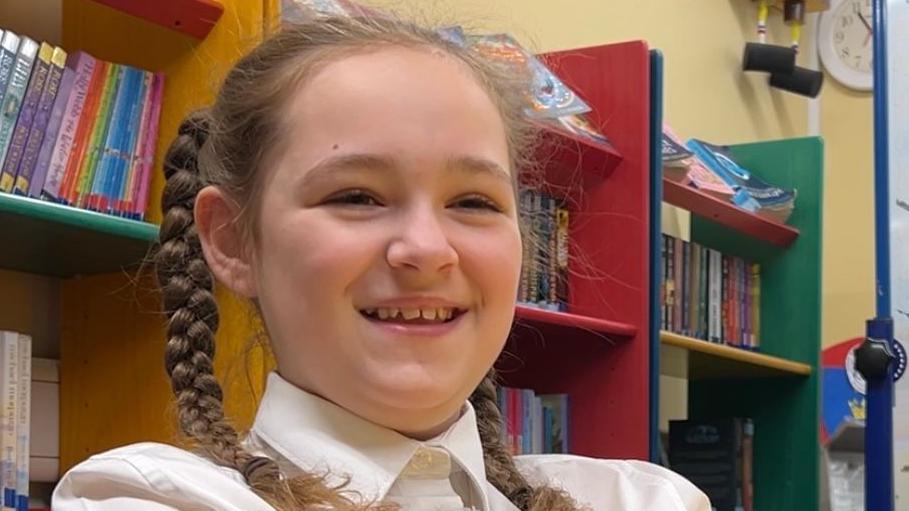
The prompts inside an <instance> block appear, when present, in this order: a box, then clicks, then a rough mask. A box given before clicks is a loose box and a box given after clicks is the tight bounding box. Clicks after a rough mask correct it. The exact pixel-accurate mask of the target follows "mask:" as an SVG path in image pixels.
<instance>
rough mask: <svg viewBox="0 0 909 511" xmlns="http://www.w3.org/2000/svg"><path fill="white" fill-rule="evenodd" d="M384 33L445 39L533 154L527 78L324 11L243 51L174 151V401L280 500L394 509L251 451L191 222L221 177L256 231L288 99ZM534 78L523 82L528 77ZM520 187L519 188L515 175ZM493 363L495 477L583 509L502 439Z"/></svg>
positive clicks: (517, 160)
mask: <svg viewBox="0 0 909 511" xmlns="http://www.w3.org/2000/svg"><path fill="white" fill-rule="evenodd" d="M382 45H386V46H389V45H394V46H408V47H423V48H430V49H434V50H442V51H444V52H445V53H447V54H448V55H450V56H452V57H453V58H455V59H456V60H458V61H461V62H463V63H465V64H467V65H468V67H469V68H470V69H472V70H473V72H474V75H475V76H476V78H477V80H478V82H479V83H480V85H481V86H482V87H484V89H485V90H486V91H487V92H488V93H489V95H490V98H492V99H493V101H494V102H495V103H496V105H497V107H498V109H499V111H500V112H501V115H502V117H503V120H504V121H505V125H506V127H507V128H508V130H507V131H508V133H507V137H508V144H509V148H510V150H511V159H512V164H513V168H515V169H517V168H520V167H523V166H524V163H525V162H524V161H523V158H524V155H526V154H527V150H528V149H529V147H528V141H529V140H530V138H529V136H528V134H529V133H530V132H529V131H528V129H527V125H526V124H525V123H524V121H523V116H522V98H521V95H522V94H523V92H524V86H523V85H521V84H519V83H516V82H515V77H513V76H511V77H509V76H507V74H506V73H505V72H503V71H502V70H501V69H499V68H498V67H497V66H495V65H493V64H490V63H488V62H484V61H483V60H482V59H480V58H479V57H478V56H477V55H475V54H473V52H471V51H469V50H466V49H464V48H462V47H460V46H458V45H456V44H453V43H451V42H448V41H447V40H445V39H443V38H442V37H440V36H439V35H438V33H437V32H436V31H433V30H430V29H426V28H422V27H420V26H417V25H415V24H411V23H408V22H404V21H401V20H397V19H391V18H381V19H378V18H372V19H360V18H334V17H333V18H320V19H317V20H315V21H312V22H308V23H304V24H300V25H295V26H292V27H284V28H283V29H282V30H280V31H279V32H277V33H276V34H275V35H273V36H272V37H269V38H268V39H267V40H265V41H264V42H263V43H262V44H260V45H259V46H257V47H256V48H255V49H253V50H252V52H250V53H249V54H248V55H246V56H245V57H244V58H242V59H241V60H240V61H239V62H238V63H237V64H236V65H235V66H234V67H233V68H232V69H231V71H230V72H229V73H228V75H227V77H226V78H225V80H224V83H223V84H222V86H221V88H220V91H219V93H218V96H217V98H216V100H215V102H214V104H213V105H212V106H211V107H210V108H209V109H208V110H205V111H199V112H195V113H193V114H191V115H190V116H188V117H187V118H186V119H185V120H184V121H183V123H182V124H181V126H180V128H179V130H178V134H177V137H176V139H175V140H174V141H173V143H172V144H171V147H170V149H169V151H168V153H167V155H166V157H165V161H164V173H165V177H166V179H167V182H166V184H165V187H164V196H163V200H162V209H163V212H164V220H163V222H162V224H161V232H160V249H159V251H158V253H157V256H156V270H157V274H158V281H159V285H160V286H161V289H162V293H163V301H164V309H165V313H166V314H167V316H168V318H169V319H168V323H167V347H166V354H165V365H166V369H167V373H168V375H169V376H170V378H171V382H172V388H173V392H174V395H175V397H176V401H177V414H178V420H179V424H180V429H181V431H182V432H183V434H185V435H186V436H187V437H188V438H189V439H190V440H191V441H193V442H194V443H196V444H197V445H198V447H199V448H200V449H201V450H202V451H203V452H204V453H205V454H206V455H207V456H208V457H210V458H211V459H212V460H214V461H215V462H216V463H218V464H221V465H224V466H227V467H231V468H234V469H236V470H238V471H239V472H240V473H241V474H243V477H244V478H245V479H246V481H247V483H248V484H249V486H250V487H251V488H252V489H253V490H254V491H255V492H256V493H257V494H259V495H260V496H261V497H262V498H264V499H265V500H266V501H268V502H269V503H270V504H271V505H272V506H274V507H275V508H276V509H279V510H285V511H289V510H309V509H326V508H328V509H338V510H353V509H390V508H391V507H389V506H383V505H381V504H379V505H370V504H368V503H362V502H359V501H358V500H357V496H356V495H351V494H350V493H349V492H345V491H344V489H343V488H339V487H332V486H330V485H329V484H328V483H327V482H326V479H325V476H324V475H318V474H309V473H303V474H301V475H296V476H294V477H285V476H284V475H283V474H282V473H281V470H280V469H279V467H278V465H277V463H276V462H275V461H274V460H271V459H269V458H264V457H260V456H253V455H252V454H251V453H250V452H248V451H247V450H246V449H244V447H243V446H242V445H241V439H240V434H239V433H238V432H237V431H236V429H234V427H233V426H232V425H231V424H230V423H229V422H228V421H227V419H226V418H225V415H224V409H223V403H222V401H223V395H222V389H221V386H220V384H219V383H218V381H217V379H216V378H215V376H214V374H213V359H214V350H215V344H214V333H215V331H216V330H217V328H218V308H217V304H216V302H215V298H214V295H213V293H212V289H213V285H214V282H213V278H212V275H211V271H210V270H209V268H208V266H207V264H206V262H205V259H204V257H203V254H202V249H201V245H200V241H199V237H198V234H197V233H196V229H195V225H194V223H193V207H194V203H195V197H196V194H197V193H198V192H199V190H200V189H202V188H203V187H204V186H208V185H213V186H217V187H219V188H220V189H222V190H223V191H225V192H226V193H227V194H228V195H229V196H231V197H232V198H234V199H235V200H237V202H238V203H239V204H242V205H244V207H243V213H242V217H241V219H240V220H242V221H244V222H247V226H248V227H249V229H244V230H243V231H244V232H249V233H251V234H252V237H253V238H256V234H255V231H256V218H255V217H256V211H257V209H258V207H257V200H258V199H257V198H258V195H259V187H260V186H261V184H260V183H261V179H260V178H259V175H260V174H261V172H260V169H261V168H262V167H263V166H265V162H266V161H267V159H268V158H269V157H270V156H271V153H270V151H272V152H273V151H275V147H276V146H277V145H278V144H279V142H280V141H279V136H280V132H281V130H280V129H279V126H278V123H279V120H280V114H279V112H280V109H281V108H282V107H283V106H284V105H286V101H287V98H288V97H289V96H290V94H292V93H293V91H294V90H296V89H297V88H298V87H299V85H300V84H301V83H303V82H304V81H305V79H306V77H307V76H309V75H311V74H312V72H313V69H314V68H315V67H316V66H318V65H320V64H324V63H325V62H326V61H330V60H331V59H334V58H339V57H342V56H344V55H349V54H351V53H356V52H367V51H374V50H373V49H374V48H376V47H381V46H382ZM525 83H526V82H525ZM515 184H516V188H517V182H516V183H515ZM494 377H495V376H494V373H493V372H492V371H490V373H489V374H488V375H487V377H486V378H485V379H484V380H483V381H482V383H481V384H480V385H479V387H477V389H476V390H475V391H474V393H473V395H472V396H471V397H470V401H471V403H472V404H473V406H474V407H475V409H476V412H477V417H478V423H479V432H480V437H481V440H482V443H483V451H484V457H485V462H486V472H487V478H488V479H489V482H490V483H492V484H493V485H494V486H495V487H496V488H498V489H499V490H500V491H501V492H502V493H503V494H504V495H505V496H507V497H508V498H509V499H510V500H511V501H512V502H513V503H514V504H515V505H516V506H517V507H518V508H519V509H522V510H535V511H543V510H545V511H569V510H574V509H578V508H577V506H576V505H575V503H574V502H573V500H572V499H571V498H570V497H569V496H567V495H566V494H565V493H564V492H562V491H560V490H557V489H554V488H550V487H545V486H543V487H531V486H530V484H529V483H528V482H527V480H526V479H525V478H524V477H523V476H522V475H521V474H520V473H519V472H518V470H517V468H516V466H515V463H514V460H513V458H512V457H511V455H510V453H509V452H508V449H507V447H506V446H505V445H504V443H503V442H502V440H501V430H502V418H501V414H500V411H499V409H498V405H497V400H496V384H495V380H494Z"/></svg>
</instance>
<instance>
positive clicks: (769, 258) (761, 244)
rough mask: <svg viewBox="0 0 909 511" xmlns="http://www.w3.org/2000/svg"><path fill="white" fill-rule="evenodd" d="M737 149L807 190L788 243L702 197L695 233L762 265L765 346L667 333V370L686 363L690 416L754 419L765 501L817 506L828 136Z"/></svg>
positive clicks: (763, 169)
mask: <svg viewBox="0 0 909 511" xmlns="http://www.w3.org/2000/svg"><path fill="white" fill-rule="evenodd" d="M731 150H732V155H733V157H734V158H735V160H736V161H737V162H739V163H740V164H741V165H742V166H744V167H745V168H748V169H751V170H752V171H754V172H755V173H757V174H758V175H760V176H762V177H763V178H765V179H767V180H768V181H769V182H772V183H775V184H777V185H779V186H783V187H787V188H795V189H797V190H798V199H797V202H796V204H797V205H796V209H795V211H794V212H793V214H792V217H791V218H790V220H789V225H790V226H791V227H792V228H793V229H794V230H797V232H798V236H797V238H795V239H794V240H792V241H791V243H789V244H788V245H787V246H780V244H778V243H775V242H774V240H773V239H768V237H767V236H764V235H763V234H762V233H763V231H758V232H755V231H754V230H753V229H749V228H742V227H743V225H747V223H745V222H744V221H743V222H726V221H722V220H718V219H716V218H715V217H713V216H711V215H709V214H706V215H704V214H703V212H704V211H709V209H708V207H707V206H703V205H699V204H694V205H693V207H692V208H691V211H692V212H693V213H694V214H693V215H692V220H691V241H694V242H697V243H699V244H701V245H704V246H708V247H711V248H714V249H717V250H719V251H721V252H723V253H725V254H729V255H733V256H737V257H742V258H745V259H748V260H751V261H755V262H758V263H760V264H761V303H760V307H761V325H760V332H761V339H760V343H761V344H760V345H761V352H760V354H756V353H751V352H746V351H743V350H740V349H738V348H731V347H727V346H720V345H716V344H711V343H707V342H704V341H699V340H695V339H688V338H684V337H681V336H677V335H674V334H670V333H667V332H663V333H661V335H660V338H661V342H662V344H663V346H664V348H663V350H662V351H663V354H664V355H666V360H665V361H664V362H665V363H664V364H663V370H664V373H667V374H672V373H675V372H678V371H679V366H681V367H683V368H684V366H685V365H687V371H688V378H689V396H688V397H689V403H688V408H689V410H688V415H689V416H690V417H692V418H716V417H751V418H753V419H754V423H755V438H754V456H755V458H754V471H755V472H754V478H755V485H756V486H755V492H756V493H755V506H756V509H758V510H763V509H773V510H796V509H817V508H818V505H819V502H818V498H819V486H818V485H819V481H820V472H819V466H818V463H819V461H818V460H819V456H820V450H819V449H820V444H819V433H818V424H819V420H820V410H819V401H820V400H819V396H820V394H819V392H820V391H819V370H818V368H819V356H820V346H821V334H820V324H821V312H820V297H821V239H822V238H821V215H822V211H823V199H822V190H823V166H824V159H823V142H822V140H821V139H820V138H816V137H808V138H796V139H787V140H776V141H768V142H756V143H748V144H735V145H732V146H731ZM664 184H665V182H664ZM664 193H672V192H671V191H670V190H667V191H664ZM700 200H707V198H701V199H700ZM711 200H712V199H711ZM675 350H682V352H683V353H682V354H681V355H679V353H678V351H675ZM679 360H681V362H679ZM673 366H675V367H673Z"/></svg>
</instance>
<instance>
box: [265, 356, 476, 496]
mask: <svg viewBox="0 0 909 511" xmlns="http://www.w3.org/2000/svg"><path fill="white" fill-rule="evenodd" d="M252 433H253V435H254V436H255V437H257V438H259V439H261V440H262V441H263V442H265V443H266V444H267V445H268V446H269V447H271V448H272V449H274V450H275V451H277V452H278V453H279V454H281V455H282V456H284V457H285V458H287V460H288V461H290V462H291V463H293V464H294V465H296V466H297V467H300V468H301V469H303V470H306V471H308V472H315V473H325V472H326V471H327V472H328V473H329V474H330V476H329V477H330V479H329V482H332V483H343V482H345V481H347V480H348V477H349V483H348V484H347V486H346V488H347V489H349V490H352V491H355V492H357V493H359V494H360V495H361V496H363V497H364V498H366V499H368V500H372V499H376V500H381V499H382V498H383V497H384V496H385V494H386V493H387V492H388V490H389V488H391V486H392V484H394V482H395V480H396V479H397V478H398V475H399V474H400V473H401V471H402V470H404V468H405V467H406V466H407V463H408V462H409V461H410V459H411V458H412V457H413V455H414V453H416V452H417V450H418V449H419V448H420V447H421V446H430V447H441V448H443V449H445V450H446V451H448V452H449V454H450V455H451V457H452V459H453V460H454V461H456V462H457V463H459V464H460V465H461V467H462V468H463V469H464V470H465V471H466V472H467V474H468V475H469V476H470V478H471V479H472V480H473V483H474V486H475V488H476V489H477V490H478V491H479V492H480V494H481V495H482V499H483V505H484V508H485V509H489V502H488V495H487V488H488V485H487V483H486V466H485V464H484V461H483V447H482V444H481V442H480V435H479V430H478V428H477V420H476V413H475V412H474V409H473V406H471V404H470V403H469V402H467V403H466V404H465V406H464V413H463V414H462V415H461V417H460V418H459V419H458V420H457V422H455V423H454V424H453V425H452V426H451V427H450V428H449V429H448V430H447V431H445V432H444V433H442V434H441V435H439V436H437V437H435V438H433V439H430V440H427V441H424V442H420V441H417V440H413V439H411V438H408V437H405V436H403V435H401V434H400V433H397V432H395V431H393V430H390V429H388V428H385V427H383V426H380V425H378V424H375V423H372V422H369V421H367V420H365V419H363V418H361V417H358V416H357V415H355V414H353V413H351V412H349V411H348V410H345V409H344V408H341V407H340V406H337V405H335V404H334V403H331V402H329V401H326V400H325V399H322V398H320V397H318V396H315V395H313V394H310V393H308V392H306V391H304V390H302V389H300V388H298V387H296V386H294V385H293V384H291V383H290V382H288V381H287V380H285V379H284V378H282V377H281V376H280V375H279V374H278V373H277V372H272V373H270V374H269V375H268V382H267V385H266V390H265V395H264V396H263V397H262V401H261V403H260V404H259V410H258V412H257V414H256V420H255V422H254V424H253V427H252Z"/></svg>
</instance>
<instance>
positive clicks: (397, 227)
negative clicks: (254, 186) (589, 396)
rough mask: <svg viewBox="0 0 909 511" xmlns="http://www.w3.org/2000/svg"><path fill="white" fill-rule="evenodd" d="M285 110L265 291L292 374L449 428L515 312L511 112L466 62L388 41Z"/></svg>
mask: <svg viewBox="0 0 909 511" xmlns="http://www.w3.org/2000/svg"><path fill="white" fill-rule="evenodd" d="M285 116H286V117H285V125H286V132H285V133H284V134H283V135H282V136H285V137H288V138H287V139H285V140H284V147H285V149H283V150H282V151H281V154H279V155H278V156H277V158H276V160H275V162H274V165H273V166H272V167H270V168H268V169H264V170H265V172H266V175H265V177H264V183H263V187H262V195H261V197H260V202H259V204H260V206H259V207H260V209H259V212H258V215H257V216H258V223H257V229H258V233H257V242H256V247H255V257H254V263H253V264H252V265H251V270H250V271H251V273H250V275H251V277H250V281H251V286H250V291H249V292H248V294H250V295H253V296H255V297H256V298H257V299H258V302H259V305H260V309H261V311H262V314H263V316H264V320H265V324H266V325H267V328H268V331H269V335H270V337H271V340H272V345H273V347H274V351H275V355H276V359H277V363H278V370H279V372H280V373H281V375H282V376H283V377H284V378H286V379H288V380H289V381H291V382H292V383H294V384H296V385H297V386H299V387H301V388H303V389H306V390H308V391H310V392H313V393H315V394H318V395H320V396H322V397H324V398H326V399H328V400H330V401H332V402H334V403H336V404H338V405H340V406H342V407H344V408H346V409H348V410H350V411H352V412H354V413H355V414H357V415H360V416H362V417H364V418H366V419H368V420H371V421H373V422H376V423H379V424H382V425H385V426H387V427H390V428H393V429H396V430H398V431H402V432H404V433H407V434H410V435H412V436H428V435H432V434H435V433H438V432H439V431H440V430H442V429H444V428H445V427H446V426H447V425H448V424H450V422H451V421H452V420H453V419H454V418H456V417H457V415H458V413H459V411H460V409H461V407H462V405H463V403H464V401H465V400H466V399H467V397H468V396H469V395H470V394H471V392H472V391H473V390H474V388H475V387H476V386H477V384H478V383H479V382H480V381H481V380H482V378H483V376H484V375H485V373H486V372H487V371H488V369H489V368H490V366H491V365H492V363H493V362H494V361H495V359H496V357H497V356H498V354H499V352H500V351H501V349H502V347H503V344H504V342H505V340H506V337H507V335H508V331H509V329H510V326H511V322H512V319H513V311H514V301H515V296H516V294H517V288H518V281H519V278H520V267H521V238H520V233H519V229H518V220H517V211H516V204H515V198H514V197H515V194H514V188H513V184H512V183H513V182H514V179H513V175H512V173H513V172H514V171H515V170H514V169H512V168H511V164H510V161H509V148H508V144H507V141H506V132H505V126H504V123H503V120H502V118H501V116H500V114H499V111H498V109H497V107H496V105H495V104H494V103H493V101H492V100H491V99H490V96H489V94H488V93H487V92H486V91H485V90H484V89H483V87H482V86H481V85H480V84H479V83H478V81H477V78H476V77H475V75H474V74H473V73H472V71H471V70H470V69H469V68H468V66H467V65H465V64H463V63H461V62H459V61H457V60H456V59H455V58H453V57H450V56H447V55H444V54H442V53H440V52H438V51H435V50H431V49H427V48H406V47H394V46H388V47H385V48H378V49H373V50H369V51H365V52H361V53H358V54H353V55H347V56H343V57H340V58H336V59H334V60H332V61H330V62H328V63H326V64H323V65H321V66H318V67H317V68H316V71H315V72H314V73H313V75H312V76H310V77H308V78H307V80H306V82H305V83H304V84H303V85H302V86H301V87H300V89H299V90H298V91H297V92H296V93H295V94H294V96H293V97H292V99H291V100H290V102H289V104H288V105H287V109H286V112H285ZM417 314H419V317H416V318H415V317H414V316H416V315H417Z"/></svg>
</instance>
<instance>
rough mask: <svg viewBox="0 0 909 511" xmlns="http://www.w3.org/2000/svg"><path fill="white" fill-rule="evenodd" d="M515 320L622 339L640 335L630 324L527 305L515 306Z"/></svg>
mask: <svg viewBox="0 0 909 511" xmlns="http://www.w3.org/2000/svg"><path fill="white" fill-rule="evenodd" d="M515 318H516V319H522V320H525V321H532V322H535V323H543V324H547V325H558V326H561V327H569V328H573V329H577V330H579V331H592V332H596V333H600V334H606V335H611V336H616V337H622V338H630V337H634V336H635V335H637V333H638V329H637V327H635V326H634V325H631V324H628V323H621V322H618V321H609V320H605V319H597V318H591V317H588V316H579V315H577V314H569V313H567V312H555V311H549V310H545V309H538V308H536V307H530V306H527V305H516V306H515Z"/></svg>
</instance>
